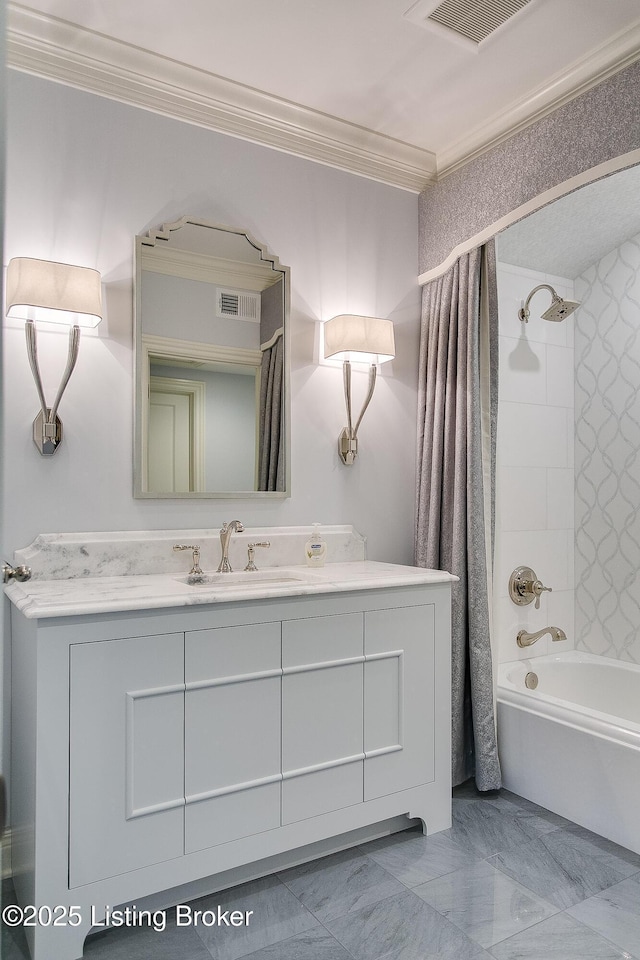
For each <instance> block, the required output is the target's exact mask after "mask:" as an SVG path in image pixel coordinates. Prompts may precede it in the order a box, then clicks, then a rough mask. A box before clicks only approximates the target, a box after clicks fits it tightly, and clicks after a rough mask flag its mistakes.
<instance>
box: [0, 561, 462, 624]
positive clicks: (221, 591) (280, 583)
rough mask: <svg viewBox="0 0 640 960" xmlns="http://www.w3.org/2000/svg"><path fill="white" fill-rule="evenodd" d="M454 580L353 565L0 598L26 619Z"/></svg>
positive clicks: (137, 580)
mask: <svg viewBox="0 0 640 960" xmlns="http://www.w3.org/2000/svg"><path fill="white" fill-rule="evenodd" d="M456 579H457V578H456V577H454V576H452V575H451V574H449V573H446V572H444V571H441V570H425V569H423V568H421V567H410V566H400V565H398V564H392V563H380V562H376V561H370V560H355V561H349V562H343V563H328V564H327V565H326V566H324V567H321V568H317V567H316V568H310V567H306V566H287V567H284V566H283V567H268V568H265V569H262V570H259V571H257V572H256V573H244V572H241V573H232V574H211V575H210V582H207V583H204V584H197V585H191V584H188V583H187V582H186V577H185V575H184V574H182V575H179V574H167V573H162V574H147V575H144V576H135V575H134V576H94V577H84V578H83V577H77V578H74V579H67V580H64V579H51V580H44V579H41V580H30V581H27V582H25V583H17V582H13V583H11V584H9V585H8V586H6V587H5V593H6V595H7V596H8V597H9V599H10V600H11V602H12V603H13V604H14V605H15V606H16V607H17V608H18V610H20V611H21V612H22V613H23V614H24V616H25V617H28V618H29V619H48V618H49V617H68V616H80V615H88V614H100V613H120V612H125V611H130V610H153V609H158V608H162V607H165V608H166V607H188V606H195V605H198V604H207V603H232V602H234V603H237V602H238V601H242V602H244V601H247V600H263V599H265V598H273V597H297V596H307V595H311V594H322V593H339V592H345V591H350V590H375V589H380V588H385V587H401V586H410V585H418V584H438V583H451V582H452V581H455V580H456Z"/></svg>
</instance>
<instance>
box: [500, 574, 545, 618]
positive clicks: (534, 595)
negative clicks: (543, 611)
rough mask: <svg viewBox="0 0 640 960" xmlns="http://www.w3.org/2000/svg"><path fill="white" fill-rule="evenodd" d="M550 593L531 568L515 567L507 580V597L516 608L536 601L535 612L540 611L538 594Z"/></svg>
mask: <svg viewBox="0 0 640 960" xmlns="http://www.w3.org/2000/svg"><path fill="white" fill-rule="evenodd" d="M545 591H546V592H548V593H551V592H552V590H551V587H545V585H544V584H543V582H542V580H538V576H537V574H536V573H535V571H534V570H532V569H531V567H516V569H515V570H514V571H513V573H512V574H511V576H510V578H509V596H510V597H511V599H512V600H513V602H514V603H517V604H518V606H523V605H525V604H527V603H531V601H532V600H535V601H536V610H539V609H540V594H541V593H544V592H545Z"/></svg>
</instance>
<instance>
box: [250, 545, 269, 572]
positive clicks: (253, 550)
mask: <svg viewBox="0 0 640 960" xmlns="http://www.w3.org/2000/svg"><path fill="white" fill-rule="evenodd" d="M270 546H271V541H270V540H264V541H262V543H249V544H247V558H248V562H247V565H246V567H245V568H244V569H245V572H250V571H253V570H257V569H258V568H257V567H256V565H255V563H254V560H255V556H256V555H255V547H270Z"/></svg>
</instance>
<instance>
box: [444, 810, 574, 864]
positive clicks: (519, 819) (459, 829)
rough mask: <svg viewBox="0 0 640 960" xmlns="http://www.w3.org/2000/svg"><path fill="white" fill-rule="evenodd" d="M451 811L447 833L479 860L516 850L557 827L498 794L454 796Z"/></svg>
mask: <svg viewBox="0 0 640 960" xmlns="http://www.w3.org/2000/svg"><path fill="white" fill-rule="evenodd" d="M452 812H453V824H452V826H451V829H450V830H449V831H446V834H447V835H448V836H449V837H451V839H452V840H455V841H456V842H457V843H459V844H460V846H463V847H466V848H467V849H470V850H471V851H472V852H473V853H474V854H475V855H476V856H477V857H479V858H480V859H484V858H485V857H491V856H493V854H496V853H500V852H501V851H503V850H513V849H518V848H520V847H521V846H522V844H523V843H526V842H527V841H528V840H533V839H535V838H536V837H539V836H543V835H544V834H545V833H549V832H551V831H553V830H556V829H557V827H556V826H555V824H551V823H549V822H548V821H546V820H544V819H543V818H542V817H539V816H537V815H536V814H535V813H532V812H531V811H529V810H525V809H523V808H522V807H518V806H516V804H515V803H512V802H511V801H510V800H507V799H505V798H504V797H500V796H498V797H492V798H490V799H489V798H487V799H476V800H472V799H460V800H457V799H454V801H453V811H452Z"/></svg>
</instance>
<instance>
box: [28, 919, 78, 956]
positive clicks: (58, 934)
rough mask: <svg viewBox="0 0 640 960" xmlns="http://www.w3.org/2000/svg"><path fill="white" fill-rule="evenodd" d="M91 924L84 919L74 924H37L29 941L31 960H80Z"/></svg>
mask: <svg viewBox="0 0 640 960" xmlns="http://www.w3.org/2000/svg"><path fill="white" fill-rule="evenodd" d="M90 929H91V924H90V923H89V922H87V921H84V920H83V922H82V923H81V924H79V925H78V926H77V927H76V926H73V927H72V926H66V927H53V926H46V927H42V926H38V927H35V928H34V929H33V931H32V932H33V938H32V939H30V938H28V940H30V942H29V949H30V950H31V957H32V960H53V958H54V957H55V960H82V954H83V947H84V941H85V939H86V937H87V935H88V933H89V931H90Z"/></svg>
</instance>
